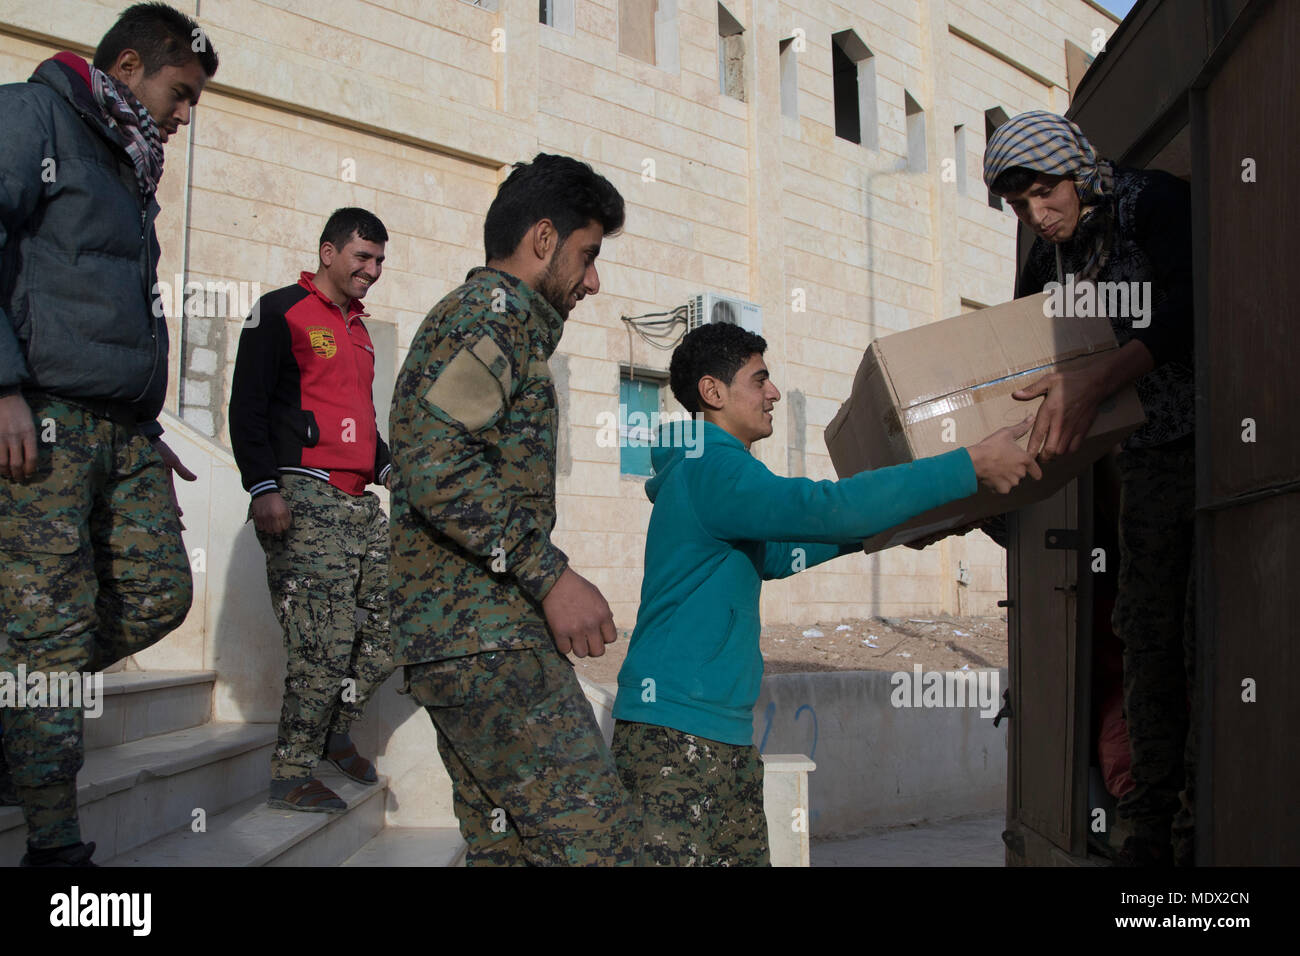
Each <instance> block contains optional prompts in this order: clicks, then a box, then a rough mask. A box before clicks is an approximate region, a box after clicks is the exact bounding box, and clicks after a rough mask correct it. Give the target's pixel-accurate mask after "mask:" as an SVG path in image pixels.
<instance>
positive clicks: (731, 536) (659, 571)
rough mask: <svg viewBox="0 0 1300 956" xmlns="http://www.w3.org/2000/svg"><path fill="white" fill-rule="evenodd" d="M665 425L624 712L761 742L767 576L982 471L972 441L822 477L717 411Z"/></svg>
mask: <svg viewBox="0 0 1300 956" xmlns="http://www.w3.org/2000/svg"><path fill="white" fill-rule="evenodd" d="M658 439H659V444H658V445H657V446H656V447H655V448H654V449H653V450H652V451H651V462H652V463H653V465H654V470H655V474H654V477H653V478H651V479H650V480H649V481H647V482H646V495H647V496H648V497H649V498H650V500H651V501H652V502H653V503H654V509H653V510H652V511H651V514H650V528H649V531H648V533H647V535H646V545H645V575H644V577H643V579H642V582H641V607H640V610H639V612H638V614H637V621H636V629H635V630H634V631H633V633H632V640H631V643H630V644H629V646H628V651H627V659H626V660H625V661H624V662H623V667H622V669H621V670H620V671H619V674H618V698H617V700H616V701H615V703H614V717H615V718H617V719H619V720H632V721H639V722H641V723H647V724H656V725H658V726H662V727H671V728H673V729H675V730H680V731H682V732H684V733H688V734H695V735H697V736H699V737H704V738H706V739H709V740H717V741H721V742H723V743H728V744H736V745H740V746H744V745H748V744H750V743H752V742H753V736H754V730H753V710H754V704H755V702H756V701H757V700H758V693H759V686H760V684H761V682H762V679H763V657H762V654H761V653H760V652H759V641H758V638H759V629H760V624H759V616H758V598H759V589H760V588H761V586H762V582H763V581H764V580H765V579H770V578H784V577H788V576H789V575H791V574H794V573H796V572H797V571H799V570H803V569H804V568H811V567H813V566H814V565H817V564H821V563H822V562H824V561H829V560H831V559H832V558H835V557H838V556H840V555H842V554H852V553H853V552H855V551H859V550H861V547H862V543H861V542H862V539H863V538H866V537H869V536H871V535H873V534H876V533H878V532H880V531H884V530H885V529H887V528H892V527H894V526H895V525H898V524H902V523H903V522H904V521H907V520H908V519H909V518H912V517H915V516H916V515H918V514H921V513H922V512H924V511H928V510H929V509H931V508H935V507H938V506H939V505H942V504H946V503H947V502H949V501H954V500H956V499H959V498H965V497H967V496H969V495H972V494H974V493H975V491H976V489H977V485H978V482H977V480H976V477H975V468H974V466H973V465H972V464H971V459H970V454H969V453H968V452H967V451H966V449H965V448H958V449H956V450H955V451H951V452H948V453H947V454H944V455H938V456H935V457H934V458H923V459H921V460H920V461H916V462H913V463H911V464H907V465H895V466H893V467H889V468H881V469H878V470H876V471H864V472H862V473H861V474H857V475H854V476H853V477H851V478H845V479H843V480H842V481H812V480H810V479H807V478H781V477H779V476H777V475H774V474H772V472H770V471H769V470H768V469H767V468H766V467H765V466H764V465H763V463H762V462H760V461H759V460H758V459H756V458H754V457H753V456H752V455H750V453H749V452H748V451H747V450H746V449H745V446H744V445H743V444H741V442H740V440H739V439H737V438H736V437H735V436H733V435H731V434H730V433H728V432H727V431H725V430H724V429H722V428H719V427H718V426H717V425H714V424H712V423H710V422H696V423H693V424H692V423H685V425H683V423H680V422H678V423H675V424H674V425H668V426H665V427H664V429H662V430H661V431H660V432H659V435H658ZM686 439H690V441H687V440H686Z"/></svg>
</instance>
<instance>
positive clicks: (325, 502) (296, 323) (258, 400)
mask: <svg viewBox="0 0 1300 956" xmlns="http://www.w3.org/2000/svg"><path fill="white" fill-rule="evenodd" d="M387 241H388V232H387V230H385V229H384V225H383V223H382V222H380V221H379V219H378V218H377V217H376V216H375V215H374V214H372V213H370V212H367V211H366V210H364V209H356V208H345V209H338V210H336V211H335V212H334V214H333V215H331V216H330V218H329V221H328V222H327V223H326V224H325V229H324V231H323V232H322V233H321V238H320V265H319V266H318V268H317V270H316V273H315V275H313V274H311V273H310V272H304V273H302V276H301V277H300V278H299V280H298V282H297V283H296V284H295V285H291V286H287V287H285V288H283V289H277V290H276V291H274V292H271V293H268V294H267V295H264V296H262V298H261V299H259V300H258V302H257V304H256V306H255V307H254V311H253V315H252V316H250V318H249V320H248V322H247V323H246V324H245V326H244V330H243V332H242V333H241V334H240V337H239V354H238V356H237V357H236V359H235V378H234V383H233V386H232V389H231V395H230V439H231V445H232V446H233V448H234V452H235V461H236V462H237V463H238V465H239V471H240V476H241V478H242V479H243V484H244V489H245V490H246V491H248V493H249V494H250V495H252V497H253V501H252V504H251V506H250V508H249V515H250V517H251V518H252V519H253V521H254V522H255V524H256V528H257V538H258V540H259V541H260V542H261V544H262V549H263V550H264V551H265V552H266V577H267V583H268V585H269V586H270V589H271V600H272V603H273V605H274V607H275V614H276V617H277V618H278V619H279V621H280V625H281V626H282V627H283V628H284V643H285V650H286V651H287V653H288V665H287V670H286V673H285V678H284V704H283V707H282V708H281V711H280V732H279V739H278V740H277V741H276V747H275V753H274V754H273V756H272V758H271V796H270V800H269V801H268V802H269V803H270V805H271V806H274V807H283V808H286V809H291V810H311V811H317V812H325V813H340V812H342V811H344V810H346V809H347V804H346V803H344V801H343V800H342V799H341V798H340V797H339V796H338V794H336V793H335V792H334V791H333V790H331V789H330V788H329V787H327V786H325V784H324V783H322V782H321V781H320V780H318V779H316V777H315V769H316V764H317V761H318V760H319V758H320V757H321V756H322V754H323V755H324V756H325V758H326V759H327V760H329V761H330V762H331V763H332V764H334V766H336V767H337V768H338V769H339V770H340V771H341V772H342V773H343V774H345V775H346V776H348V777H350V778H352V779H353V780H356V781H358V782H360V783H373V782H375V780H376V779H378V778H377V776H376V774H375V770H374V767H373V766H372V765H371V763H370V761H368V760H366V759H365V758H363V757H361V756H359V755H358V754H357V750H356V747H355V746H353V744H352V741H351V739H350V738H349V737H348V729H349V727H350V726H351V725H352V722H353V721H354V720H355V719H357V718H358V717H360V716H361V713H362V711H363V710H364V708H365V704H366V701H367V700H368V699H369V697H370V695H371V694H372V693H373V692H374V691H375V690H376V689H377V688H378V687H379V686H380V685H382V684H383V682H384V681H385V680H386V679H387V678H388V676H389V674H391V673H392V672H393V664H392V648H391V645H390V643H389V637H388V519H387V518H386V517H385V516H384V512H383V510H382V509H381V508H380V507H379V499H378V497H377V496H376V495H375V494H374V493H373V492H367V491H366V486H367V485H368V484H371V483H372V482H374V483H379V484H384V485H385V486H387V482H388V477H389V474H390V472H391V469H390V468H389V464H388V461H389V455H388V446H387V445H386V444H385V443H384V440H383V439H382V438H381V437H380V436H379V433H378V428H377V426H376V424H375V406H374V400H373V398H372V395H371V387H372V385H373V383H374V377H375V349H374V346H373V345H372V344H371V341H370V335H369V334H368V333H367V332H366V327H365V325H364V324H363V323H362V321H361V319H362V318H363V317H365V315H366V312H365V310H364V308H363V307H362V305H361V299H362V298H363V297H364V296H365V294H366V293H367V292H368V291H369V290H370V287H371V286H372V285H374V283H375V282H377V281H379V276H380V273H381V271H382V269H383V262H384V244H385V243H386V242H387ZM358 609H359V610H360V611H361V612H362V614H361V615H360V618H361V620H360V623H358V614H357V611H358Z"/></svg>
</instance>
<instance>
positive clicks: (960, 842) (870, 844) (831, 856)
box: [812, 811, 1006, 866]
mask: <svg viewBox="0 0 1300 956" xmlns="http://www.w3.org/2000/svg"><path fill="white" fill-rule="evenodd" d="M1005 826H1006V819H1005V813H1003V812H1002V811H998V812H996V813H990V814H986V815H984V816H979V817H967V818H965V819H962V820H956V821H952V822H943V823H937V824H930V825H922V826H908V827H893V828H891V829H888V830H881V831H879V832H877V833H872V834H869V835H867V836H861V837H853V838H851V839H847V840H826V841H821V842H817V841H814V843H813V845H812V865H813V866H1003V865H1005V847H1004V846H1003V844H1002V831H1003V829H1005Z"/></svg>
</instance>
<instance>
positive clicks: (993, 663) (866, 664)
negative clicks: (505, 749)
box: [572, 614, 1007, 684]
mask: <svg viewBox="0 0 1300 956" xmlns="http://www.w3.org/2000/svg"><path fill="white" fill-rule="evenodd" d="M629 636H630V635H629V634H628V633H626V632H620V634H619V639H618V641H617V642H616V643H614V644H611V645H609V646H608V647H607V648H606V649H605V654H604V656H603V657H597V658H590V657H589V658H586V659H583V660H579V659H578V658H572V660H573V663H574V667H575V668H576V670H577V672H578V676H580V677H583V678H586V679H587V680H589V681H592V682H594V683H597V684H614V683H617V681H618V669H619V668H620V667H621V666H622V665H623V657H624V655H625V654H626V653H627V641H628V637H629ZM762 651H763V659H764V662H765V663H766V665H767V666H766V670H767V673H769V674H798V673H807V672H809V671H898V670H911V669H912V665H914V664H920V665H921V668H922V670H926V671H932V670H961V669H962V668H963V667H970V668H971V669H972V670H975V669H976V668H980V667H1006V666H1007V622H1006V621H1005V620H1003V619H1002V618H1000V617H953V616H952V615H948V614H940V615H928V616H923V617H915V618H906V617H889V618H881V617H873V618H868V619H865V620H863V619H861V618H858V619H846V620H842V621H835V622H826V621H818V622H817V623H815V624H773V625H769V626H766V627H764V628H763V635H762Z"/></svg>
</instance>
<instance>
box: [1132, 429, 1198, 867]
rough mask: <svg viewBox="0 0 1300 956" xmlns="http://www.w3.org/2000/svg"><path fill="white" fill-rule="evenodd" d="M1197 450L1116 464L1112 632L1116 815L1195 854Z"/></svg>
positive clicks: (1178, 853)
mask: <svg viewBox="0 0 1300 956" xmlns="http://www.w3.org/2000/svg"><path fill="white" fill-rule="evenodd" d="M1195 464H1196V453H1195V448H1194V446H1192V445H1190V444H1187V443H1183V444H1181V445H1180V446H1178V447H1166V448H1159V447H1157V448H1147V449H1134V450H1129V451H1125V452H1124V453H1123V454H1121V455H1120V456H1119V468H1120V475H1121V481H1122V483H1121V491H1120V521H1119V533H1120V566H1119V580H1118V584H1119V594H1118V597H1117V598H1116V601H1115V611H1114V614H1113V615H1112V618H1111V624H1112V626H1113V628H1114V630H1115V633H1116V634H1117V635H1118V636H1119V638H1120V640H1121V641H1122V642H1123V644H1124V712H1125V719H1126V720H1127V723H1128V736H1129V747H1130V750H1131V751H1132V758H1133V764H1132V774H1133V783H1134V787H1133V789H1132V790H1130V791H1129V792H1128V793H1127V794H1125V795H1124V796H1123V798H1121V800H1120V802H1119V807H1118V815H1119V819H1120V820H1121V821H1125V822H1127V823H1128V825H1129V826H1130V827H1131V829H1132V833H1133V835H1134V836H1135V837H1137V838H1139V839H1141V840H1144V841H1148V842H1152V843H1156V844H1159V845H1161V846H1169V845H1170V843H1171V840H1172V844H1173V850H1174V857H1175V859H1176V860H1178V861H1179V862H1182V863H1188V864H1190V862H1191V860H1192V855H1193V837H1194V830H1193V825H1194V819H1193V814H1194V811H1195V799H1196V788H1195V782H1196V781H1195V776H1196V750H1197V742H1196V723H1195V721H1194V720H1192V719H1189V713H1188V711H1189V704H1188V701H1189V698H1191V697H1192V694H1191V690H1192V688H1193V687H1194V686H1195V682H1194V681H1193V679H1192V677H1193V672H1194V662H1195V633H1196V632H1195V622H1194V618H1193V604H1192V595H1193V575H1192V550H1193V544H1194V540H1193V510H1194V505H1195V470H1196V469H1195Z"/></svg>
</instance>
